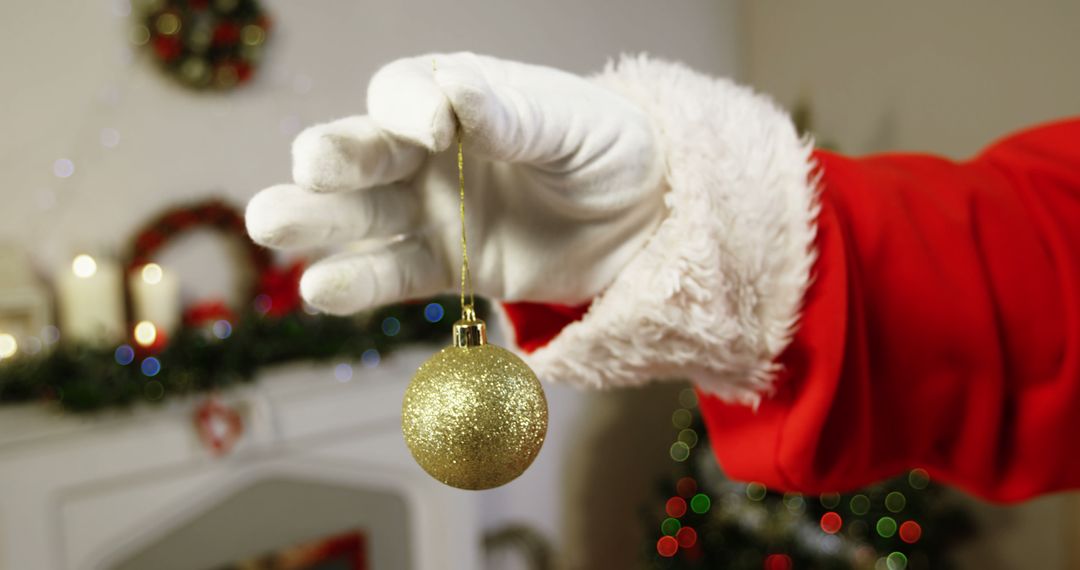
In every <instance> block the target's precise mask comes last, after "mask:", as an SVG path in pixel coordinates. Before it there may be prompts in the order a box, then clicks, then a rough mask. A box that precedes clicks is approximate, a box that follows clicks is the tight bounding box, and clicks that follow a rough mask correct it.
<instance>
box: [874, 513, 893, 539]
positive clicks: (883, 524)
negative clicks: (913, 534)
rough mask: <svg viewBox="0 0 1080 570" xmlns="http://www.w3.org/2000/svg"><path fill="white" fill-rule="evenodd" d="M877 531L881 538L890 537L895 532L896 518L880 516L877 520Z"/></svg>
mask: <svg viewBox="0 0 1080 570" xmlns="http://www.w3.org/2000/svg"><path fill="white" fill-rule="evenodd" d="M876 526H877V533H878V535H879V536H881V538H892V537H893V535H894V534H896V519H894V518H892V517H881V518H880V519H878V521H877V525H876Z"/></svg>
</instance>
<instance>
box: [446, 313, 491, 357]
mask: <svg viewBox="0 0 1080 570" xmlns="http://www.w3.org/2000/svg"><path fill="white" fill-rule="evenodd" d="M485 344H487V325H486V324H484V321H482V320H480V319H478V318H476V312H474V311H473V308H472V307H471V306H467V307H465V311H464V314H463V315H462V316H461V320H459V321H458V322H456V323H454V346H456V347H458V348H470V347H474V346H483V345H485Z"/></svg>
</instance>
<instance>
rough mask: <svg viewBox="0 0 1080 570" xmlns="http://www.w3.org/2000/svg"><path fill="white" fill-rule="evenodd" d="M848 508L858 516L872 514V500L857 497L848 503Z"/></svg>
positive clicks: (861, 496)
mask: <svg viewBox="0 0 1080 570" xmlns="http://www.w3.org/2000/svg"><path fill="white" fill-rule="evenodd" d="M848 507H850V508H851V512H853V513H855V514H857V515H860V516H861V515H865V514H866V513H868V512H870V498H869V497H867V496H866V495H855V496H854V497H852V498H851V501H850V502H849V503H848Z"/></svg>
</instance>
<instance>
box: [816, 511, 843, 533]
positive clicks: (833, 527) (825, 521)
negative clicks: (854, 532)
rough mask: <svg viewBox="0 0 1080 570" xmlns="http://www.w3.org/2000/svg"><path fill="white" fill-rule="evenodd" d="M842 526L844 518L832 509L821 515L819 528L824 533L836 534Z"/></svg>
mask: <svg viewBox="0 0 1080 570" xmlns="http://www.w3.org/2000/svg"><path fill="white" fill-rule="evenodd" d="M843 526H844V519H842V518H840V515H838V514H836V513H835V512H833V511H829V512H827V513H825V514H823V515H821V530H822V532H824V533H825V534H836V533H838V532H840V528H841V527H843Z"/></svg>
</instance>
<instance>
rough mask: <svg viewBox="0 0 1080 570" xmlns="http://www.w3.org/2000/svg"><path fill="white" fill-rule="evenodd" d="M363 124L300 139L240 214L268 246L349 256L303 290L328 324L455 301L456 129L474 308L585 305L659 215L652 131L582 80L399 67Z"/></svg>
mask: <svg viewBox="0 0 1080 570" xmlns="http://www.w3.org/2000/svg"><path fill="white" fill-rule="evenodd" d="M368 113H369V114H368V115H363V116H354V117H349V118H345V119H341V120H338V121H334V122H332V123H327V124H323V125H317V126H314V127H311V128H309V129H307V130H305V131H304V132H302V133H301V134H300V135H299V136H298V137H297V138H296V140H295V142H294V143H293V148H292V153H293V178H294V183H293V184H282V185H278V186H273V187H271V188H268V189H266V190H263V191H262V192H260V193H259V194H258V195H257V196H255V198H254V199H253V200H252V201H251V203H250V204H249V205H248V209H247V225H248V231H249V233H250V234H251V237H252V238H253V239H254V240H255V241H256V242H258V243H260V244H263V245H267V246H270V247H275V248H295V247H310V246H324V245H337V244H349V243H352V244H353V245H351V246H350V247H348V248H347V249H346V250H345V251H343V252H341V253H338V254H336V255H333V256H331V257H329V258H327V259H323V260H322V261H319V262H317V263H316V264H314V265H313V266H311V267H310V268H309V269H308V270H307V272H306V273H305V274H304V276H303V279H302V280H301V285H300V288H301V293H302V294H303V297H304V298H305V299H306V300H307V301H308V302H309V303H310V304H312V305H313V306H315V307H317V308H319V309H322V310H324V311H326V312H330V313H336V314H345V313H352V312H355V311H359V310H362V309H366V308H370V307H373V306H377V305H381V304H385V303H391V302H395V301H400V300H402V299H406V298H415V297H424V296H428V295H432V294H435V293H440V292H445V291H449V290H453V289H454V288H455V287H456V284H457V280H458V278H459V277H458V275H459V273H458V272H459V266H460V254H461V250H460V225H459V220H458V172H457V162H456V160H457V157H456V143H455V134H456V129H457V128H458V126H459V125H460V127H461V128H462V129H463V130H464V144H465V157H466V159H465V187H466V190H465V192H466V200H467V209H466V212H467V220H468V239H469V252H470V258H471V260H472V262H473V263H472V267H471V274H472V280H473V284H474V287H475V290H476V293H477V294H479V295H484V296H489V297H493V298H498V299H509V300H530V301H554V302H561V303H577V302H582V301H585V300H588V299H591V298H592V297H594V296H595V295H597V294H598V293H599V292H600V291H601V290H602V289H603V288H604V287H605V286H607V285H608V284H609V283H610V282H611V281H612V280H613V279H614V278H615V276H616V275H617V274H618V273H619V271H620V270H621V269H622V268H623V267H624V266H625V265H626V263H627V262H628V261H629V260H630V258H631V257H632V256H633V255H634V254H635V253H636V252H637V251H639V250H640V249H641V247H642V244H643V243H644V241H645V240H646V239H647V238H648V237H649V235H650V234H651V233H652V232H653V231H654V230H655V228H656V226H657V224H658V223H659V221H660V220H661V218H662V217H663V215H664V211H665V208H664V203H663V188H664V182H663V157H662V156H661V153H660V151H659V149H658V141H657V137H656V135H655V132H654V125H653V124H652V123H651V121H650V118H649V117H648V116H647V115H646V114H645V113H644V112H643V111H642V110H641V109H640V108H639V107H637V106H636V105H634V104H633V103H631V102H630V101H629V100H628V99H626V98H624V97H623V96H621V95H619V94H617V93H616V92H614V91H612V90H609V89H607V88H605V87H602V86H600V85H599V84H597V83H595V82H591V81H588V80H586V79H583V78H580V77H577V76H575V75H571V74H568V73H565V72H562V71H558V70H555V69H550V68H547V67H540V66H534V65H526V64H522V63H516V62H509V61H502V60H498V59H494V58H490V57H484V56H478V55H475V54H471V53H457V54H446V55H443V54H436V55H425V56H420V57H414V58H408V59H401V60H398V61H395V62H393V63H391V64H389V65H387V66H386V67H384V68H382V69H381V70H380V71H379V72H378V73H376V75H375V76H374V77H373V78H372V80H371V83H370V85H369V88H368ZM358 240H364V241H363V242H362V244H361V245H360V246H357V245H356V244H355V242H357V241H358Z"/></svg>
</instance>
